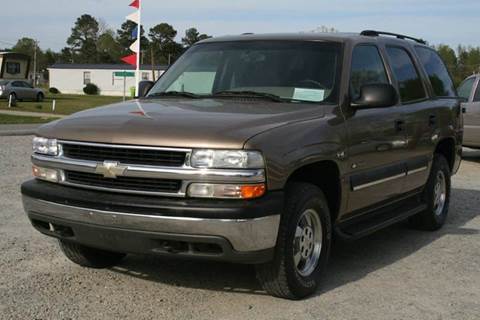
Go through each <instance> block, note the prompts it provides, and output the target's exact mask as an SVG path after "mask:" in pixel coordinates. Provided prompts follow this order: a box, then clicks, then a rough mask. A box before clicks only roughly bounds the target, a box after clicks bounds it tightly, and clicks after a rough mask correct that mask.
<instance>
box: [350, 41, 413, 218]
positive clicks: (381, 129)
mask: <svg viewBox="0 0 480 320" xmlns="http://www.w3.org/2000/svg"><path fill="white" fill-rule="evenodd" d="M389 78H390V77H389V74H388V72H387V69H386V67H385V63H384V59H383V57H382V55H381V51H380V50H379V48H378V47H377V45H376V44H360V45H357V46H356V47H355V48H354V49H353V52H352V62H351V74H350V100H352V101H355V100H356V99H357V98H358V97H359V94H360V89H361V87H362V86H364V85H366V84H378V83H391V81H390V80H389ZM345 115H346V127H347V130H348V155H349V165H350V167H351V172H350V184H351V190H350V194H349V201H348V203H349V204H348V208H349V211H350V212H352V215H357V214H362V213H364V212H365V211H366V210H369V209H370V208H373V207H374V206H376V205H378V204H380V203H386V202H389V201H390V200H392V199H394V198H396V197H397V196H399V195H400V194H401V192H402V184H403V180H404V177H405V160H406V158H405V153H404V149H405V147H406V141H405V138H406V135H405V131H404V130H403V120H402V114H401V109H400V108H399V107H397V106H392V107H387V108H372V109H354V108H349V109H347V110H346V112H345Z"/></svg>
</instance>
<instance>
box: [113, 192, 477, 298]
mask: <svg viewBox="0 0 480 320" xmlns="http://www.w3.org/2000/svg"><path fill="white" fill-rule="evenodd" d="M467 199H476V200H477V201H480V191H477V190H465V189H453V190H452V200H451V206H450V215H449V218H448V220H447V223H446V224H445V226H444V228H442V229H441V230H439V231H436V232H426V231H420V230H414V229H411V228H409V227H408V225H407V223H406V222H402V223H399V224H396V225H393V226H391V227H389V228H387V229H384V230H381V231H379V232H376V233H374V234H372V235H370V236H368V237H365V238H363V239H360V240H357V241H354V242H343V241H335V242H334V244H333V248H332V256H331V260H330V263H329V266H328V268H327V271H326V273H325V276H324V278H323V280H322V284H321V287H320V289H319V290H318V291H317V293H316V295H320V294H322V293H325V292H328V291H330V290H333V289H335V288H338V287H340V286H342V285H344V284H347V283H350V282H354V281H357V280H359V279H362V278H363V277H365V276H367V275H368V274H370V273H372V272H374V271H376V270H379V269H382V268H384V267H386V266H388V265H390V264H392V263H395V262H396V261H399V260H401V259H403V258H405V257H407V256H409V255H412V254H414V253H415V252H416V251H418V250H420V249H422V248H423V247H425V246H427V245H429V244H430V243H432V242H434V241H435V240H437V239H439V238H441V237H443V236H445V235H449V234H456V235H465V236H469V235H475V234H479V233H480V231H479V230H477V229H469V228H466V227H464V226H465V224H467V223H468V222H469V221H470V220H472V219H474V218H475V217H476V216H478V215H480V210H478V209H476V206H475V205H473V204H474V202H472V201H466V200H467ZM111 270H112V271H114V272H117V273H121V274H125V275H128V276H133V277H138V278H141V279H143V280H149V281H154V282H158V283H162V284H166V285H171V286H180V287H188V288H195V289H203V290H214V291H222V292H235V293H247V294H258V295H266V293H265V292H264V291H263V290H262V288H261V287H260V285H259V284H258V282H257V281H256V278H255V269H254V267H253V266H249V265H241V264H229V263H220V262H211V261H198V260H183V259H173V258H165V257H145V256H128V257H127V259H125V260H124V262H123V263H122V264H121V265H119V266H116V267H113V268H112V269H111Z"/></svg>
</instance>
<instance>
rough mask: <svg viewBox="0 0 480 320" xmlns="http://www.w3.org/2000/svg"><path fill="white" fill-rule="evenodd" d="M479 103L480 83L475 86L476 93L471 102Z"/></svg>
mask: <svg viewBox="0 0 480 320" xmlns="http://www.w3.org/2000/svg"><path fill="white" fill-rule="evenodd" d="M479 101H480V83H479V84H478V85H477V91H475V96H474V97H473V102H479Z"/></svg>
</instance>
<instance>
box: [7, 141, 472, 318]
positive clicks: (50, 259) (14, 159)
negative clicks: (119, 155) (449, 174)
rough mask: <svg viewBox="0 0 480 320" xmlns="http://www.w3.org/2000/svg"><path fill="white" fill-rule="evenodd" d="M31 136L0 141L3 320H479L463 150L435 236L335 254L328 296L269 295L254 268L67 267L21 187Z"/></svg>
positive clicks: (394, 235) (379, 237) (385, 236)
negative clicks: (28, 211) (32, 218)
mask: <svg viewBox="0 0 480 320" xmlns="http://www.w3.org/2000/svg"><path fill="white" fill-rule="evenodd" d="M30 141H31V138H30V137H0V146H1V150H0V205H1V207H0V208H1V209H0V252H1V254H0V318H1V319H126V318H132V319H369V320H370V319H422V320H427V319H462V320H463V319H480V152H475V151H471V150H468V151H466V161H464V162H463V164H462V168H461V170H460V173H459V175H457V176H456V177H455V178H454V182H453V193H452V203H451V208H450V217H449V220H448V223H447V225H446V226H445V228H444V229H442V230H441V231H439V232H434V233H428V232H420V231H415V230H411V229H408V228H407V227H406V226H405V225H404V224H400V225H396V226H393V227H391V228H389V229H387V230H384V231H381V232H378V233H376V234H374V235H372V236H370V237H368V238H366V239H363V240H360V241H358V242H355V243H350V244H345V243H337V244H335V246H334V248H333V250H334V255H333V257H332V260H331V263H330V267H329V271H328V276H327V277H326V279H325V281H324V283H323V289H322V290H321V291H319V292H318V293H317V295H316V296H314V297H311V298H309V299H307V300H304V301H298V302H291V301H285V300H280V299H275V298H272V297H270V296H268V295H265V293H264V292H262V291H261V290H260V288H259V286H258V284H257V282H256V280H255V275H254V271H253V268H252V267H250V266H241V265H229V264H223V263H206V262H186V261H176V260H169V259H158V258H145V257H136V256H130V257H128V258H127V259H126V260H125V261H124V262H123V263H122V265H120V266H118V267H116V268H112V269H108V270H89V269H83V268H81V267H79V266H76V265H74V264H72V263H70V262H68V261H67V260H66V258H64V257H63V256H62V254H61V253H60V252H59V250H58V248H57V244H56V241H55V240H53V239H50V238H47V237H44V236H42V235H40V234H39V233H37V232H36V231H34V229H33V228H32V227H31V226H30V224H29V222H28V220H27V218H26V216H25V215H24V213H23V210H22V206H21V202H20V193H19V185H20V183H21V182H22V181H24V180H26V179H28V178H29V176H30V164H29V154H30V150H31V149H30Z"/></svg>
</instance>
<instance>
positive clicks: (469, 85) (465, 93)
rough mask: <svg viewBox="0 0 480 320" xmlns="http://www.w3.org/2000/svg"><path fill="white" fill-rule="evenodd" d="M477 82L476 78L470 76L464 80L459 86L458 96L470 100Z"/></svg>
mask: <svg viewBox="0 0 480 320" xmlns="http://www.w3.org/2000/svg"><path fill="white" fill-rule="evenodd" d="M474 84H475V78H474V77H473V78H468V79H467V80H465V81H463V82H462V84H461V85H460V87H458V96H459V97H461V98H464V99H466V100H470V95H471V93H472V89H473V85H474Z"/></svg>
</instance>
